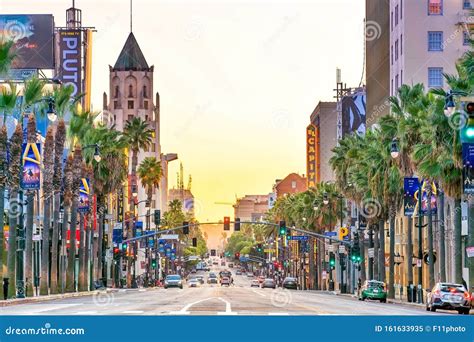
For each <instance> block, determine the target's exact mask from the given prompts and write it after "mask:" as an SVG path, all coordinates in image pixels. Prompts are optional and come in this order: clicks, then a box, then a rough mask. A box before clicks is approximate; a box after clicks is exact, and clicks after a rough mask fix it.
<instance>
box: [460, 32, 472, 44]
mask: <svg viewBox="0 0 474 342" xmlns="http://www.w3.org/2000/svg"><path fill="white" fill-rule="evenodd" d="M470 40H471V35H470V34H469V32H468V31H464V32H463V33H462V43H463V45H469V44H470Z"/></svg>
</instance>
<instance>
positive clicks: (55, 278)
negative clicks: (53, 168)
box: [50, 192, 61, 294]
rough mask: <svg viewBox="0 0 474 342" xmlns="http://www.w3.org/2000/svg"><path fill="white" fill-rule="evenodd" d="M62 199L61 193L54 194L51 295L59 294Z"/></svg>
mask: <svg viewBox="0 0 474 342" xmlns="http://www.w3.org/2000/svg"><path fill="white" fill-rule="evenodd" d="M60 198H61V195H60V193H59V192H56V193H55V194H54V211H53V236H52V239H51V285H50V290H51V294H56V293H58V254H59V249H58V247H59V246H58V244H59V211H60V206H61V199H60Z"/></svg>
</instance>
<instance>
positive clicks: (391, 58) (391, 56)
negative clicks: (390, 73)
mask: <svg viewBox="0 0 474 342" xmlns="http://www.w3.org/2000/svg"><path fill="white" fill-rule="evenodd" d="M390 60H391V63H392V65H393V45H392V46H390Z"/></svg>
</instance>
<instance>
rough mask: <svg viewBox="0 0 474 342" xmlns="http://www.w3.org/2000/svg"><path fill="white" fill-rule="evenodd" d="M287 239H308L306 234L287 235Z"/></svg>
mask: <svg viewBox="0 0 474 342" xmlns="http://www.w3.org/2000/svg"><path fill="white" fill-rule="evenodd" d="M287 238H288V240H295V241H308V239H309V236H307V235H293V236H289V235H288V236H287Z"/></svg>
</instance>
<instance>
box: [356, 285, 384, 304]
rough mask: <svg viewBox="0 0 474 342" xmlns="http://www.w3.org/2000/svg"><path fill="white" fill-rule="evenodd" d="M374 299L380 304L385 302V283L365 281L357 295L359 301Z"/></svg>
mask: <svg viewBox="0 0 474 342" xmlns="http://www.w3.org/2000/svg"><path fill="white" fill-rule="evenodd" d="M366 299H375V300H380V302H381V303H386V302H387V289H386V287H385V283H384V282H382V281H378V280H366V281H365V282H364V284H363V285H362V287H361V289H360V293H359V300H366Z"/></svg>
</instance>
